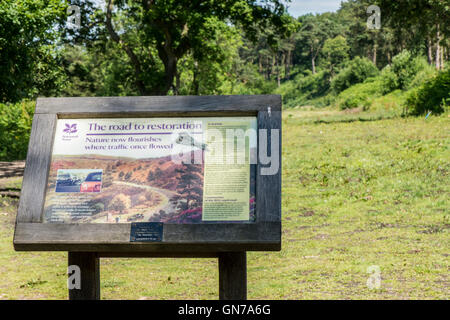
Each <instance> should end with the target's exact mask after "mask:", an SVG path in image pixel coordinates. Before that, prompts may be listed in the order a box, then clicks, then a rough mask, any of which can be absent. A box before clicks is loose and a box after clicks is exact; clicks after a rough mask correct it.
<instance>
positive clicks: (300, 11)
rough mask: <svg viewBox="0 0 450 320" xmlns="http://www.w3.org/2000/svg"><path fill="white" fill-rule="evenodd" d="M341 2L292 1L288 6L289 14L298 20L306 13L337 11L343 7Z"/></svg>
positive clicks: (321, 0) (330, 0)
mask: <svg viewBox="0 0 450 320" xmlns="http://www.w3.org/2000/svg"><path fill="white" fill-rule="evenodd" d="M341 2H342V0H291V2H290V3H288V4H287V5H288V6H289V9H288V12H289V13H290V14H291V15H293V16H294V17H296V18H297V17H299V16H301V15H304V14H306V13H323V12H327V11H336V10H337V9H339V7H340V6H341Z"/></svg>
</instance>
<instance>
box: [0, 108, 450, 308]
mask: <svg viewBox="0 0 450 320" xmlns="http://www.w3.org/2000/svg"><path fill="white" fill-rule="evenodd" d="M320 112H321V113H314V112H313V111H299V110H290V111H288V112H285V114H284V119H283V194H282V207H283V245H282V247H283V248H282V251H281V252H260V253H256V252H250V253H248V297H249V299H448V297H449V294H450V287H449V284H450V283H449V267H450V266H449V254H450V252H449V248H450V246H449V245H450V237H449V232H448V231H449V227H450V212H449V209H448V208H449V187H448V186H449V185H450V183H449V182H450V181H449V176H448V174H449V169H450V153H449V141H450V139H449V132H450V130H449V129H450V125H449V124H450V123H449V118H448V116H447V115H445V116H441V117H430V118H428V119H426V120H425V119H424V118H423V117H422V118H404V119H401V118H393V119H382V120H377V118H376V117H375V116H374V114H366V113H364V114H362V113H355V114H349V113H344V112H335V111H332V110H322V111H320ZM289 115H290V116H289ZM380 115H381V114H380ZM360 117H367V119H365V121H360ZM371 117H372V118H371ZM320 120H322V121H320ZM363 120H364V119H363ZM16 206H17V201H16V200H11V199H6V198H3V199H0V275H1V276H0V298H2V299H28V298H37V299H66V298H67V289H66V275H65V272H66V267H67V254H66V253H57V252H56V253H54V252H53V253H40V252H27V253H19V252H15V251H14V250H13V247H12V237H13V229H14V219H15V210H16ZM373 265H375V266H379V268H380V270H381V286H380V288H379V289H369V288H368V287H367V285H366V281H367V279H368V277H369V276H370V274H369V273H367V268H368V267H369V266H373ZM101 281H102V288H101V292H102V293H101V294H102V298H103V299H216V298H217V297H218V272H217V261H216V260H215V259H102V261H101Z"/></svg>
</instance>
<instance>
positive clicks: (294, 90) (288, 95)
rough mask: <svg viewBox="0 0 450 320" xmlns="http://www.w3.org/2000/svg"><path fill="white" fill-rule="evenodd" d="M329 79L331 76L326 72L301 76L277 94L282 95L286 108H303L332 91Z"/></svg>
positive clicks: (282, 86)
mask: <svg viewBox="0 0 450 320" xmlns="http://www.w3.org/2000/svg"><path fill="white" fill-rule="evenodd" d="M328 78H329V74H328V73H327V72H326V71H320V72H318V73H316V74H312V73H311V72H307V73H306V75H303V74H299V75H297V76H296V77H295V78H294V79H293V80H291V81H287V82H286V83H284V84H282V85H281V87H280V88H278V89H277V90H276V91H275V92H276V93H278V94H281V95H282V97H283V104H284V105H285V106H286V107H288V108H289V107H296V106H303V105H306V104H308V103H312V102H313V101H314V99H317V98H319V97H323V96H325V95H326V94H327V93H328V91H329V89H330V82H329V81H328Z"/></svg>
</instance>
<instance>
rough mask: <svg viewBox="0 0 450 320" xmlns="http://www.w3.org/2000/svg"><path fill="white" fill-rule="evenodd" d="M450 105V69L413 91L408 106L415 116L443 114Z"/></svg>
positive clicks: (407, 101) (407, 102)
mask: <svg viewBox="0 0 450 320" xmlns="http://www.w3.org/2000/svg"><path fill="white" fill-rule="evenodd" d="M449 104H450V68H447V69H445V70H444V71H441V72H439V73H438V74H437V75H436V76H435V77H433V78H431V79H429V80H427V81H425V82H424V83H423V84H422V85H421V86H420V87H418V88H415V89H413V90H411V92H410V93H409V95H408V98H407V100H406V105H407V107H408V108H411V113H412V114H413V115H421V114H424V113H425V112H428V111H432V112H433V113H435V114H440V113H443V112H444V111H445V109H446V107H447V106H448V105H449Z"/></svg>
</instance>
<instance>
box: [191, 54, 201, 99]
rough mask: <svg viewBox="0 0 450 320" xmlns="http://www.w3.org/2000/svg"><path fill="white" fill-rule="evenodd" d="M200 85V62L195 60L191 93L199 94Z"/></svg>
mask: <svg viewBox="0 0 450 320" xmlns="http://www.w3.org/2000/svg"><path fill="white" fill-rule="evenodd" d="M199 88H200V85H199V83H198V62H197V61H195V62H194V77H193V79H192V86H191V94H192V95H195V96H198V93H199Z"/></svg>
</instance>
